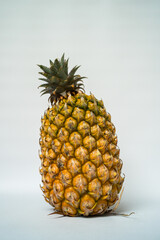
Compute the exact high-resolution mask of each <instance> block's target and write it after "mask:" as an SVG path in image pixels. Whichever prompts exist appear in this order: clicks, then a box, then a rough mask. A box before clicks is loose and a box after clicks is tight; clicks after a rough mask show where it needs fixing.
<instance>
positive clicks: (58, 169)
mask: <svg viewBox="0 0 160 240" xmlns="http://www.w3.org/2000/svg"><path fill="white" fill-rule="evenodd" d="M41 122H42V125H41V129H40V146H41V152H40V159H41V168H40V173H41V176H42V183H43V185H42V186H41V189H42V191H43V194H44V198H45V200H46V201H47V202H48V203H49V204H50V205H52V206H53V207H54V208H55V210H56V211H57V212H61V213H62V214H63V215H69V216H78V215H84V216H88V215H97V214H103V213H105V212H106V211H107V210H109V209H111V208H112V206H113V205H114V204H115V203H116V202H117V200H118V194H119V192H120V190H121V188H122V184H123V181H124V178H123V177H122V176H121V168H122V160H121V159H120V158H119V153H120V150H119V148H118V147H117V136H116V134H115V127H114V125H113V123H112V122H111V116H110V114H109V113H107V112H106V109H105V107H104V105H103V102H102V100H100V101H99V100H97V99H96V98H95V97H94V95H92V94H91V95H86V94H85V93H83V92H81V91H78V93H76V94H72V95H71V94H70V93H69V94H67V96H65V97H61V99H60V100H59V101H58V102H57V103H56V104H53V105H52V106H51V107H50V108H48V109H47V111H46V112H45V114H44V116H43V117H42V120H41Z"/></svg>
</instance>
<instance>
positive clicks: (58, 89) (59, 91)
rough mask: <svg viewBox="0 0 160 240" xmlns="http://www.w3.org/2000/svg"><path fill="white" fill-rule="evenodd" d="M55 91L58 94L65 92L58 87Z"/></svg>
mask: <svg viewBox="0 0 160 240" xmlns="http://www.w3.org/2000/svg"><path fill="white" fill-rule="evenodd" d="M55 90H56V93H62V92H64V91H65V89H64V88H63V87H57V88H56V89H55Z"/></svg>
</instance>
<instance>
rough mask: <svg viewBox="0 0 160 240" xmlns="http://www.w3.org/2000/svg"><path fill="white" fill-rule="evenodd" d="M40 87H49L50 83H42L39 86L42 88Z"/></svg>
mask: <svg viewBox="0 0 160 240" xmlns="http://www.w3.org/2000/svg"><path fill="white" fill-rule="evenodd" d="M40 87H44V88H48V87H49V84H41V85H40V86H39V87H38V88H40Z"/></svg>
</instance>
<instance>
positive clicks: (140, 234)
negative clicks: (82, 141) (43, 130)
mask: <svg viewBox="0 0 160 240" xmlns="http://www.w3.org/2000/svg"><path fill="white" fill-rule="evenodd" d="M0 27H1V38H0V55H1V58H0V72H1V94H0V109H1V111H0V128H1V129H0V133H1V134H0V146H1V150H0V161H1V162H0V167H1V174H0V201H1V203H0V208H1V212H2V214H0V227H1V229H0V234H1V235H2V237H1V239H22V236H23V237H24V239H46V238H49V237H53V238H55V239H64V238H65V239H69V238H71V237H72V238H73V236H75V237H76V238H77V239H78V238H79V239H85V238H86V239H87V237H88V238H91V236H92V238H93V239H97V238H98V236H101V237H99V239H105V238H106V239H107V237H108V236H109V237H110V239H118V236H119V235H120V238H119V239H125V238H126V239H136V238H137V239H142V238H144V239H160V229H159V228H158V225H159V224H158V223H159V212H160V211H159V210H160V209H159V204H158V203H159V202H160V188H159V169H160V160H159V156H160V148H159V135H160V124H159V123H160V110H159V109H160V94H159V93H160V67H159V63H160V44H159V43H160V32H159V29H160V2H159V1H155V0H152V1H147V0H146V1H142V0H140V1H139V0H135V1H127V0H114V1H107V0H106V1H102V0H99V1H94V0H92V1H91V0H85V1H83V0H81V1H73V0H72V1H71V0H69V1H53V0H50V1H42V0H35V1H33V0H32V1H31V0H30V1H22V0H21V1H20V0H19V1H18V0H15V1H11V0H8V1H1V7H0ZM63 52H65V53H66V57H67V58H68V57H69V58H70V62H69V65H70V68H71V67H73V66H74V65H76V64H77V65H79V64H80V65H81V66H82V67H81V68H80V69H79V74H81V75H84V76H87V77H88V79H87V80H85V85H86V92H87V93H89V91H92V92H93V94H94V95H95V96H96V97H97V98H99V99H100V98H102V99H103V101H104V103H105V106H106V109H107V111H109V112H110V113H111V115H112V121H113V123H114V124H115V126H116V129H117V134H118V139H119V147H120V149H121V158H122V160H123V162H124V166H123V172H124V173H125V175H126V180H125V192H124V195H123V199H122V202H121V204H120V206H119V209H118V210H119V211H120V212H121V211H122V212H131V211H135V212H136V214H135V215H132V216H130V217H129V218H124V217H120V216H110V217H102V218H99V217H98V218H89V219H86V218H76V219H74V218H73V219H72V218H57V217H56V216H50V217H48V216H47V214H48V210H49V209H50V208H49V206H47V204H45V203H44V201H43V199H42V198H41V192H40V190H39V183H40V176H39V173H38V168H39V166H40V161H39V158H38V149H39V145H38V139H39V127H40V116H41V115H43V112H44V110H45V109H46V108H47V106H48V102H47V97H42V98H40V97H39V90H37V86H38V84H39V82H38V80H37V79H38V71H39V69H38V67H37V66H36V64H43V65H48V64H49V61H48V60H49V59H52V60H54V58H56V57H60V56H61V55H62V54H63Z"/></svg>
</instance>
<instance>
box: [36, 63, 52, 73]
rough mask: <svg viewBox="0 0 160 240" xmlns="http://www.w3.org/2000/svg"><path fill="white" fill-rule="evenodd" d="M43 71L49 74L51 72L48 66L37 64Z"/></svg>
mask: <svg viewBox="0 0 160 240" xmlns="http://www.w3.org/2000/svg"><path fill="white" fill-rule="evenodd" d="M38 66H39V67H40V68H41V69H42V70H43V71H44V72H45V73H48V74H51V73H52V72H51V70H50V68H47V67H45V66H43V65H38Z"/></svg>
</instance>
